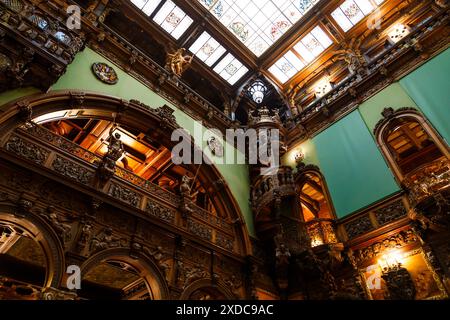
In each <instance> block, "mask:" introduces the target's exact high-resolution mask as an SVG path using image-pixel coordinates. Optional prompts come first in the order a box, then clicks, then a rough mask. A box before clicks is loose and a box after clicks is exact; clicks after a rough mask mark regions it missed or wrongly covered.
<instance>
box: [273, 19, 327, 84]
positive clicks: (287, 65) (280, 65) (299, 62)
mask: <svg viewBox="0 0 450 320" xmlns="http://www.w3.org/2000/svg"><path fill="white" fill-rule="evenodd" d="M332 44H333V41H332V40H331V39H330V37H329V36H328V35H327V34H326V33H325V32H324V31H323V30H322V28H321V27H320V26H317V27H315V28H314V29H313V30H312V31H311V32H309V33H308V34H307V35H306V36H304V37H303V38H302V39H300V41H299V42H298V43H297V44H296V45H295V46H294V47H293V49H292V50H290V51H288V52H287V53H286V54H285V55H284V56H283V57H281V58H280V59H279V60H278V61H277V62H276V63H275V64H274V65H273V66H272V67H270V68H269V71H270V72H271V73H272V74H273V75H274V76H275V77H276V78H277V79H278V81H280V82H281V83H282V84H284V83H286V82H287V81H288V80H289V79H291V78H292V77H293V76H294V75H296V74H297V73H298V72H299V71H301V70H302V69H303V68H304V67H305V66H306V65H307V64H309V63H310V62H311V61H313V60H314V59H315V58H317V57H318V56H319V55H320V54H321V53H322V52H324V51H325V50H326V49H327V48H328V47H329V46H331V45H332Z"/></svg>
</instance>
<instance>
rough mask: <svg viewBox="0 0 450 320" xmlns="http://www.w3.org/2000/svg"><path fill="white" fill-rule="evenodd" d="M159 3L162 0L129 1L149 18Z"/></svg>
mask: <svg viewBox="0 0 450 320" xmlns="http://www.w3.org/2000/svg"><path fill="white" fill-rule="evenodd" d="M161 1H162V0H131V2H132V3H133V4H134V5H135V6H136V7H138V8H139V9H141V10H142V11H143V12H144V13H145V14H146V15H147V16H150V15H151V14H152V13H153V12H154V11H155V10H156V8H157V7H158V5H159V4H160V3H161Z"/></svg>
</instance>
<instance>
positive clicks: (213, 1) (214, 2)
mask: <svg viewBox="0 0 450 320" xmlns="http://www.w3.org/2000/svg"><path fill="white" fill-rule="evenodd" d="M198 1H199V2H200V3H201V4H202V5H203V6H205V7H206V8H207V9H208V10H209V11H210V12H211V13H212V14H213V15H214V17H216V19H218V20H219V21H220V22H221V23H222V24H223V25H224V26H225V27H227V28H228V29H229V30H230V31H231V32H232V33H233V34H234V35H235V36H236V38H238V39H239V40H240V41H241V42H243V43H244V45H245V46H246V47H247V48H249V49H250V50H251V51H252V52H253V53H254V54H255V55H256V56H258V57H259V56H260V55H261V54H263V53H264V52H265V51H266V50H267V49H268V48H269V47H271V46H272V45H273V44H274V43H275V42H276V41H277V40H278V39H279V38H280V37H281V36H282V35H283V34H284V33H286V31H288V30H289V29H290V28H291V27H292V26H293V25H294V24H295V23H296V22H297V21H298V20H299V19H300V18H301V17H302V16H303V15H304V14H305V13H306V12H307V11H309V10H310V9H311V8H312V7H313V6H314V5H315V4H316V3H317V2H319V0H198Z"/></svg>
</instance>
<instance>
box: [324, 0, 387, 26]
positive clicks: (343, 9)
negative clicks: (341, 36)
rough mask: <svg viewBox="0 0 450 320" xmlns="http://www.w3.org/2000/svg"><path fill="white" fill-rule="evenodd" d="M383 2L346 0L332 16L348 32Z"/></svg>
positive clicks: (375, 0) (376, 0)
mask: <svg viewBox="0 0 450 320" xmlns="http://www.w3.org/2000/svg"><path fill="white" fill-rule="evenodd" d="M383 2H384V0H346V1H345V2H344V3H343V4H341V5H340V6H339V7H338V8H337V9H336V10H334V11H333V12H332V13H331V16H332V17H333V19H334V20H336V22H337V23H338V24H339V26H340V27H341V28H342V30H344V31H345V32H347V31H348V30H350V29H351V28H352V27H353V26H354V25H356V24H357V23H358V22H360V21H361V20H362V19H363V18H364V17H366V16H368V15H369V14H370V13H371V12H372V11H373V10H375V9H376V7H377V6H378V5H380V4H381V3H383Z"/></svg>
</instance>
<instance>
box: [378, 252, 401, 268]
mask: <svg viewBox="0 0 450 320" xmlns="http://www.w3.org/2000/svg"><path fill="white" fill-rule="evenodd" d="M378 265H379V266H380V268H381V271H383V272H390V271H395V270H398V269H399V268H401V266H402V255H401V254H400V253H398V252H390V253H387V254H385V255H384V256H382V257H381V258H380V259H379V260H378Z"/></svg>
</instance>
